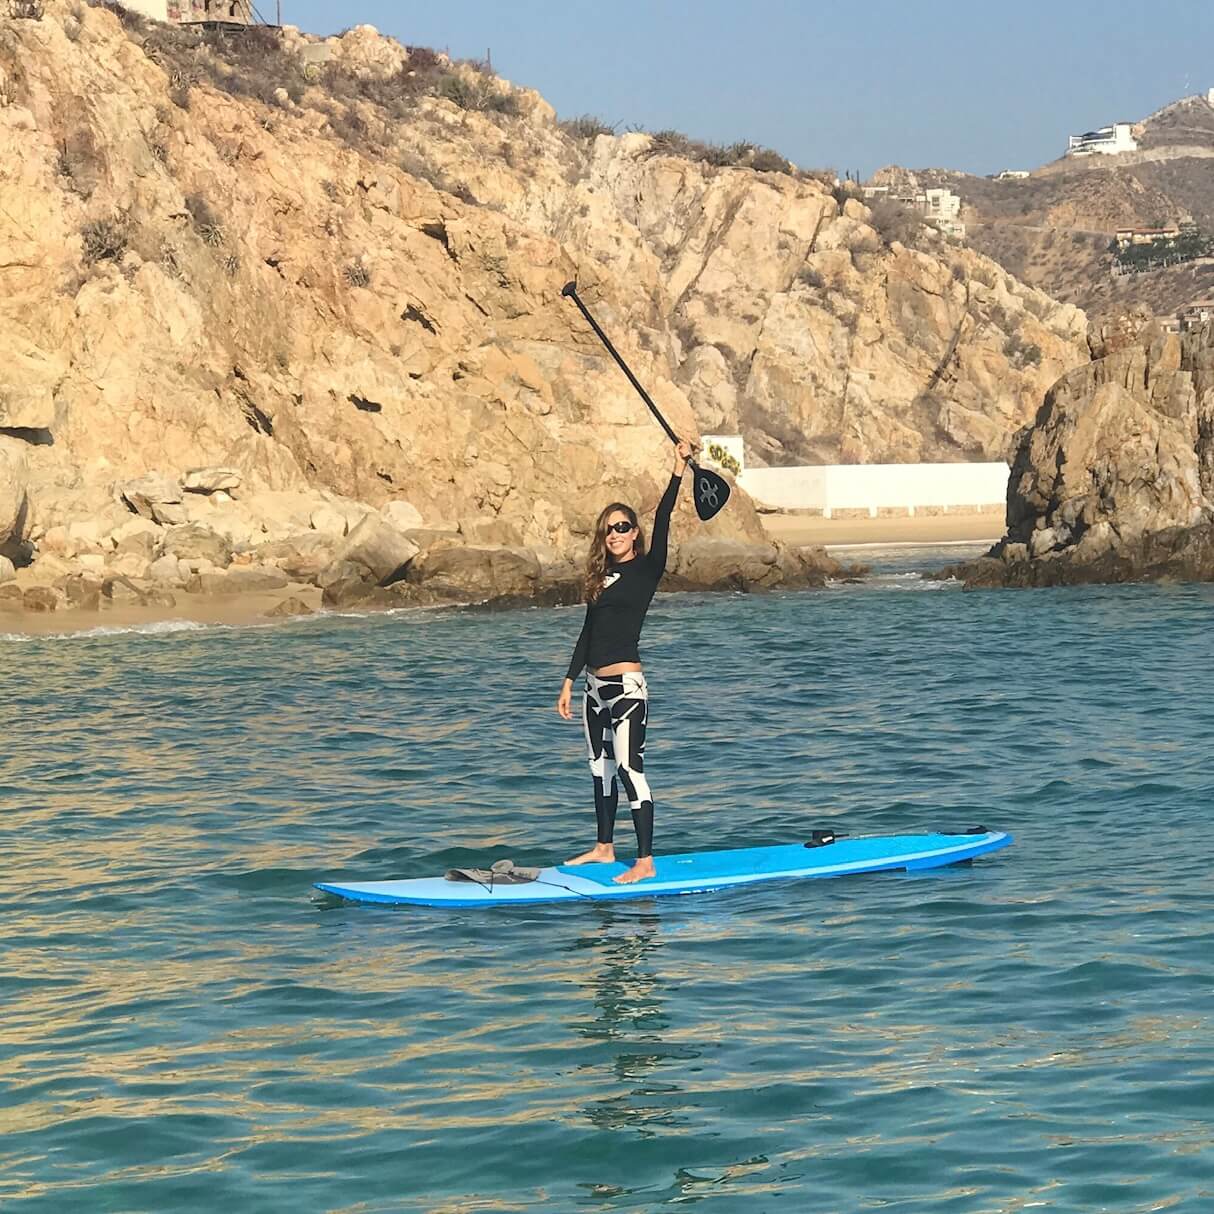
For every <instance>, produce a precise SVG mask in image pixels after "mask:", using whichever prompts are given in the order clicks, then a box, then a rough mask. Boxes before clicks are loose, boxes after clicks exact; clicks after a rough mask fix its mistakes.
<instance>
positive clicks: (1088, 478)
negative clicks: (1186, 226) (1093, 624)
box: [951, 325, 1214, 586]
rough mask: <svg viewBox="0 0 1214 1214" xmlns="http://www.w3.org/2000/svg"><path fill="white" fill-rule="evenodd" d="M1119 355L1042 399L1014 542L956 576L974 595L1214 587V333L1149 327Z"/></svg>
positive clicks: (1014, 489)
mask: <svg viewBox="0 0 1214 1214" xmlns="http://www.w3.org/2000/svg"><path fill="white" fill-rule="evenodd" d="M1111 350H1112V352H1110V353H1106V354H1104V356H1103V357H1101V358H1097V359H1096V360H1095V361H1093V362H1092V363H1091V365H1090V366H1087V367H1083V368H1080V369H1079V370H1076V371H1072V372H1071V373H1070V374H1069V375H1066V376H1064V377H1063V378H1062V379H1061V380H1060V381H1059V382H1058V383H1057V384H1055V386H1054V387H1053V388H1052V389H1051V390H1050V392H1049V393H1048V395H1047V396H1046V399H1045V403H1044V405H1043V406H1042V408H1041V411H1040V412H1039V413H1038V415H1037V420H1036V422H1035V424H1034V425H1033V426H1032V427H1031V428H1030V429H1028V430H1027V431H1026V432H1025V433H1024V435H1023V437H1022V439H1021V441H1020V444H1019V447H1018V450H1017V453H1016V458H1015V462H1014V464H1013V466H1012V473H1011V480H1010V482H1009V486H1008V513H1007V524H1008V531H1007V535H1006V536H1005V537H1004V539H1003V540H1002V541H1000V543H999V544H997V545H996V546H995V548H994V549H992V551H991V553H990V554H989V555H988V556H987V557H985V558H983V559H982V560H980V561H977V562H973V563H971V564H968V565H964V566H960V567H958V568H957V569H955V570H952V571H951V572H953V573H955V574H956V575H957V576H960V577H963V578H964V579H965V581H966V583H967V584H968V585H971V586H975V585H1010V586H1051V585H1061V584H1067V583H1075V582H1124V581H1137V580H1142V579H1148V578H1181V579H1196V580H1202V581H1209V580H1212V579H1214V326H1212V325H1207V326H1206V327H1205V328H1204V330H1201V331H1198V332H1193V333H1189V334H1185V335H1184V336H1178V335H1176V334H1165V333H1161V332H1160V330H1159V329H1158V327H1156V326H1154V325H1148V326H1146V327H1145V328H1143V329H1142V331H1141V332H1140V333H1139V335H1138V339H1137V341H1135V342H1133V343H1131V344H1122V343H1121V341H1115V342H1113V343H1112V344H1111ZM1096 352H1097V353H1099V352H1101V350H1100V349H1099V348H1098V349H1097V351H1096Z"/></svg>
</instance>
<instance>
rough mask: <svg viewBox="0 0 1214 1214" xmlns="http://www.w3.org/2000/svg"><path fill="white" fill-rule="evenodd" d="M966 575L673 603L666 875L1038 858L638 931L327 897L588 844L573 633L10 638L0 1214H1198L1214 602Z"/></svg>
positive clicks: (413, 621) (431, 618)
mask: <svg viewBox="0 0 1214 1214" xmlns="http://www.w3.org/2000/svg"><path fill="white" fill-rule="evenodd" d="M954 555H956V554H955V552H951V553H950V552H936V553H934V554H933V553H912V554H904V553H898V554H889V553H887V554H884V555H878V557H877V565H878V568H879V569H880V570H881V571H882V576H880V577H878V578H876V579H874V580H873V581H872V582H871V583H869V584H867V585H863V586H840V587H836V588H833V589H830V590H827V591H823V592H817V593H802V594H782V595H772V596H768V597H759V596H754V597H747V596H740V595H717V596H710V595H682V596H675V595H671V596H663V597H662V598H660V599H659V600H658V602H657V603H656V604H655V606H654V609H653V611H652V612H651V615H650V619H649V623H648V625H647V628H646V635H645V638H644V650H645V656H646V669H647V674H648V676H649V682H650V687H651V692H652V694H653V703H652V707H651V734H650V743H649V748H648V756H647V757H648V770H649V773H650V779H651V783H652V784H653V786H654V788H655V791H656V793H657V799H658V818H657V821H658V831H657V841H658V846H659V848H663V849H666V850H697V849H703V848H710V847H733V846H746V845H752V844H763V843H776V842H786V841H792V840H796V839H800V838H803V837H806V836H807V834H808V832H809V830H810V829H811V828H813V827H815V826H825V827H833V828H835V829H836V830H843V831H847V832H850V833H852V834H874V833H888V832H900V831H913V830H918V829H934V828H958V827H959V828H965V827H967V826H970V825H976V824H984V825H987V826H990V827H994V828H1000V829H1005V830H1009V831H1011V832H1013V833H1014V834H1015V836H1016V844H1015V846H1014V847H1012V848H1010V849H1008V850H1006V851H1003V852H1000V853H998V854H997V855H995V856H993V857H989V858H987V859H984V860H980V861H979V862H977V863H976V864H974V865H973V866H971V867H962V868H956V869H945V870H940V871H937V872H932V873H926V874H918V875H915V876H907V875H895V874H889V875H877V876H870V877H857V878H851V879H843V880H832V881H818V882H805V883H799V884H791V885H776V886H766V887H765V886H759V887H756V888H753V889H750V890H737V891H732V892H728V893H722V894H717V895H707V896H700V897H694V898H683V899H663V900H660V901H653V902H649V901H640V902H636V903H626V904H619V905H612V906H593V905H586V904H575V905H573V906H564V905H555V906H547V907H537V908H532V909H530V910H525V909H522V910H498V911H496V912H494V911H479V912H461V913H450V912H441V911H424V910H417V909H401V910H392V909H382V908H373V907H353V906H344V905H335V904H333V903H332V902H324V901H320V900H318V899H314V898H313V896H312V894H311V891H310V883H311V882H312V881H313V880H316V879H320V878H323V877H365V878H387V877H399V876H426V875H432V874H436V873H439V872H441V871H442V870H443V869H444V868H446V867H449V866H451V865H453V864H457V863H476V862H485V861H487V860H491V859H494V858H500V857H505V856H509V857H511V858H513V859H515V860H516V861H518V862H520V863H546V862H551V861H553V860H559V859H561V858H563V857H565V856H567V855H569V854H572V853H573V851H575V850H578V849H580V848H581V847H582V846H584V845H587V844H589V843H590V842H591V841H592V838H593V815H592V811H591V809H590V807H589V798H588V791H589V778H588V776H587V774H586V771H585V767H584V760H583V758H582V751H581V737H580V729H579V728H578V727H576V726H573V725H568V724H565V723H563V722H561V721H560V720H559V719H558V718H557V717H556V716H555V714H554V713H553V712H552V710H551V703H552V701H553V700H554V698H555V695H556V692H557V690H558V688H559V683H560V678H561V676H562V674H563V670H564V665H565V662H566V661H567V657H568V653H569V650H570V648H571V646H572V643H573V639H574V637H575V635H576V633H577V630H578V627H579V626H580V611H579V610H577V609H570V610H561V611H551V610H549V611H541V610H536V611H519V612H510V613H504V614H487V613H478V612H470V611H439V612H416V613H412V614H404V615H397V616H389V617H385V616H380V617H372V618H367V619H358V618H319V619H310V620H305V621H300V622H296V623H291V624H286V625H280V626H276V627H273V628H250V629H235V630H225V629H208V630H197V631H177V632H170V633H159V634H151V635H149V634H133V633H126V634H120V635H100V636H84V637H74V638H70V639H54V638H48V639H32V640H29V639H26V640H23V639H18V638H12V637H5V638H4V639H3V640H0V651H2V654H3V671H2V673H0V692H2V695H0V722H3V738H4V750H5V754H4V759H3V762H2V763H0V803H2V805H3V818H2V819H0V843H2V853H3V865H2V867H0V949H2V953H0V1008H2V1012H3V1019H2V1022H0V1208H2V1209H5V1210H8V1209H12V1210H19V1211H21V1212H22V1214H26V1212H33V1211H55V1212H60V1211H77V1210H79V1211H211V1210H223V1211H232V1212H241V1214H243V1212H245V1211H250V1212H255V1211H281V1210H300V1211H349V1212H351V1214H353V1212H356V1211H357V1212H363V1211H367V1212H370V1211H435V1212H455V1211H459V1212H461V1214H462V1212H464V1211H494V1212H497V1211H502V1212H506V1211H510V1212H513V1211H541V1210H542V1211H549V1210H551V1211H611V1210H637V1211H640V1210H646V1211H647V1210H658V1209H666V1208H668V1207H669V1208H682V1207H685V1206H699V1207H702V1208H704V1209H705V1210H711V1211H721V1212H726V1211H733V1210H738V1211H747V1212H758V1214H763V1212H766V1211H785V1210H788V1211H798V1212H800V1211H813V1212H822V1211H839V1212H844V1214H846V1212H851V1211H869V1210H874V1211H896V1212H897V1214H911V1212H916V1214H918V1212H928V1211H931V1212H932V1214H937V1212H944V1211H957V1212H960V1214H995V1212H1000V1214H1003V1212H1012V1211H1027V1210H1036V1209H1045V1210H1051V1211H1105V1210H1107V1211H1116V1212H1118V1214H1131V1212H1133V1214H1137V1212H1140V1211H1141V1212H1145V1211H1153V1210H1167V1211H1184V1212H1185V1214H1189V1212H1192V1214H1208V1212H1209V1211H1211V1210H1214V882H1212V881H1211V876H1210V865H1211V845H1210V823H1211V799H1212V797H1214V759H1212V758H1211V753H1210V752H1211V745H1210V737H1211V733H1212V730H1214V701H1212V698H1211V687H1212V686H1214V644H1212V643H1211V636H1212V634H1214V587H1208V586H1165V587H1109V588H1100V587H1096V588H1083V589H1076V590H1049V591H1032V592H1021V593H1008V592H982V593H972V594H967V593H962V592H961V591H959V590H958V589H956V588H954V587H947V586H941V585H939V584H935V583H930V582H924V581H921V580H919V579H918V578H916V577H913V576H911V575H910V574H909V572H908V571H909V570H910V569H912V568H916V567H917V568H924V567H926V568H930V567H933V566H936V565H939V564H941V563H943V562H944V561H945V560H947V559H949V558H951V557H952V556H954ZM621 828H622V829H621V834H620V840H621V841H625V840H627V838H628V834H629V831H630V823H629V822H628V820H627V815H626V814H624V815H622V821H621Z"/></svg>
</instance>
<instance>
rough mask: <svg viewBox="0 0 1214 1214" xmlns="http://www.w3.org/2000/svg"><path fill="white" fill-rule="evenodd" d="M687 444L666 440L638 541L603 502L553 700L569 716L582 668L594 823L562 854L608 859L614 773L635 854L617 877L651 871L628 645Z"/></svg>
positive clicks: (634, 674)
mask: <svg viewBox="0 0 1214 1214" xmlns="http://www.w3.org/2000/svg"><path fill="white" fill-rule="evenodd" d="M692 451H693V449H692V446H691V444H690V443H688V442H685V441H683V442H680V443H679V444H678V445H677V446H676V447H675V457H674V472H673V473H672V474H671V477H670V484H669V485H667V486H666V492H665V493H664V494H663V495H662V500H661V501H660V502H659V503H658V508H657V511H656V513H655V514H654V516H653V542H652V544H651V545H650V547H649V549H648V551H646V548H645V534H644V532H643V531H642V530H641V527H640V523H639V521H638V519H637V514H636V511H635V510H633V508H632V507H631V506H626V505H624V503H623V502H612V503H611V505H610V506H608V507H606V509H604V510H603V511H602V513H601V514H600V515H599V518H598V522H597V524H596V525H595V528H594V539H593V540H592V541H591V545H590V559H589V561H588V562H587V568H586V622H585V623H584V624H583V625H582V632H581V635H580V636H579V637H578V639H577V644H576V645H575V646H574V649H573V660H572V661H571V662H570V663H569V673H568V674H567V675H566V677H565V682H564V684H563V685H562V687H561V694H560V696H559V698H558V699H557V702H556V710H557V712H558V713H560V715H561V716H562V717H564V718H565V720H566V721H571V720H572V719H573V712H572V708H571V705H572V701H573V681H574V679H576V678H577V676H578V675H579V674H581V672H582V669H583V668H585V670H586V693H585V697H584V698H583V701H582V722H583V724H584V726H585V729H586V745H587V748H588V749H589V752H590V772H591V775H592V776H593V777H594V813H595V817H596V818H597V819H598V827H599V833H598V842H597V843H596V844H595V845H594V847H592V848H591V849H590V850H589V851H588V852H584V853H583V854H582V855H580V856H575V857H574V858H573V859H572V860H570V861H569V863H570V864H592V863H596V862H600V863H601V862H608V863H609V862H611V861H613V860H614V859H615V844H614V842H613V840H614V837H615V814H616V806H617V804H618V802H619V787H618V784H617V778H618V781H619V783H622V784H623V785H624V793H625V795H626V796H627V797H628V804H629V805H630V806H631V808H632V821H633V825H634V826H635V827H636V832H637V859H636V863H635V864H634V865H633V866H632V867H631V868H630V869H628V871H627V872H624V873H621V874H620V875H619V876H618V877H616V881H617V882H620V883H622V884H627V883H630V882H633V881H642V880H644V879H645V878H646V877H652V876H654V867H653V795H652V794H651V793H650V791H649V784H648V782H647V781H646V779H645V724H646V720H647V718H648V713H649V689H648V688H647V687H646V685H645V675H644V673H643V671H642V670H641V660H640V654H639V652H638V648H637V646H638V642H639V641H640V637H641V626H642V625H643V624H644V623H645V613H646V612H647V611H648V610H649V604H650V602H651V601H652V600H653V595H654V591H655V590H657V588H658V582H660V581H661V580H662V574H663V573H664V572H665V571H666V544H667V540H668V538H669V536H670V514H671V511H672V510H673V509H674V503H675V499H676V498H677V497H678V495H679V485H680V483H681V481H682V477H683V472H684V471H685V469H686V468H687V461H688V460H689V459H690V458H691V456H692Z"/></svg>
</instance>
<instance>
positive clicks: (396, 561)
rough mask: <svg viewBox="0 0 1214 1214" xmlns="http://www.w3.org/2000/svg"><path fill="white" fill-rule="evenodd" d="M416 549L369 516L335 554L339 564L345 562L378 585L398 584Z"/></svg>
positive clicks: (375, 517)
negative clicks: (362, 572) (359, 567)
mask: <svg viewBox="0 0 1214 1214" xmlns="http://www.w3.org/2000/svg"><path fill="white" fill-rule="evenodd" d="M418 552H419V549H418V546H417V545H416V544H415V543H414V542H413V541H412V540H411V539H409V537H408V536H406V535H404V534H403V533H402V532H400V531H398V530H397V529H396V528H395V527H393V526H391V525H390V524H388V523H386V522H384V520H383V519H382V518H380V517H379V516H377V515H374V514H368V515H367V517H366V518H364V519H363V520H362V522H360V523H359V524H358V526H356V527H355V528H354V529H353V530H352V531H351V532H350V534H349V535H348V536H347V537H346V542H345V543H344V544H343V545H342V546H341V548H340V549H339V550H338V552H337V556H336V559H337V560H338V561H347V562H349V563H351V564H354V565H359V566H361V567H362V568H363V569H365V570H366V571H367V572H368V573H369V574H370V575H371V577H372V578H374V580H375V581H376V582H377V583H378V584H379V585H381V586H386V585H388V583H390V582H395V581H398V580H399V579H400V578H401V577H403V576H404V573H405V568H406V566H407V565H408V564H409V562H410V561H412V560H413V558H414V557H415V556H416V555H417V554H418Z"/></svg>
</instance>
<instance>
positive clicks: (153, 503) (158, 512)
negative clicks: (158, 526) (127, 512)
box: [118, 472, 183, 523]
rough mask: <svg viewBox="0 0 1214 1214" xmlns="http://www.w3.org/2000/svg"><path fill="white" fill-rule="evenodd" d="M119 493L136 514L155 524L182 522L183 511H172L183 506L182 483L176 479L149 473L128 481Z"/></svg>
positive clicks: (161, 474)
mask: <svg viewBox="0 0 1214 1214" xmlns="http://www.w3.org/2000/svg"><path fill="white" fill-rule="evenodd" d="M118 492H119V494H120V495H121V497H122V499H123V501H125V502H126V504H127V505H128V506H130V508H131V509H132V510H134V511H135V513H136V514H138V515H142V517H144V518H146V519H151V520H152V521H153V522H155V523H168V522H181V521H182V517H183V514H182V511H180V510H173V509H172V507H174V506H180V505H181V482H180V481H179V480H177V479H176V478H175V477H171V476H166V475H164V474H163V473H160V472H149V473H147V475H145V476H140V477H138V478H136V479H135V480H133V481H127V482H126V483H125V484H123V485H121V486H120V487H119V490H118Z"/></svg>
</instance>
